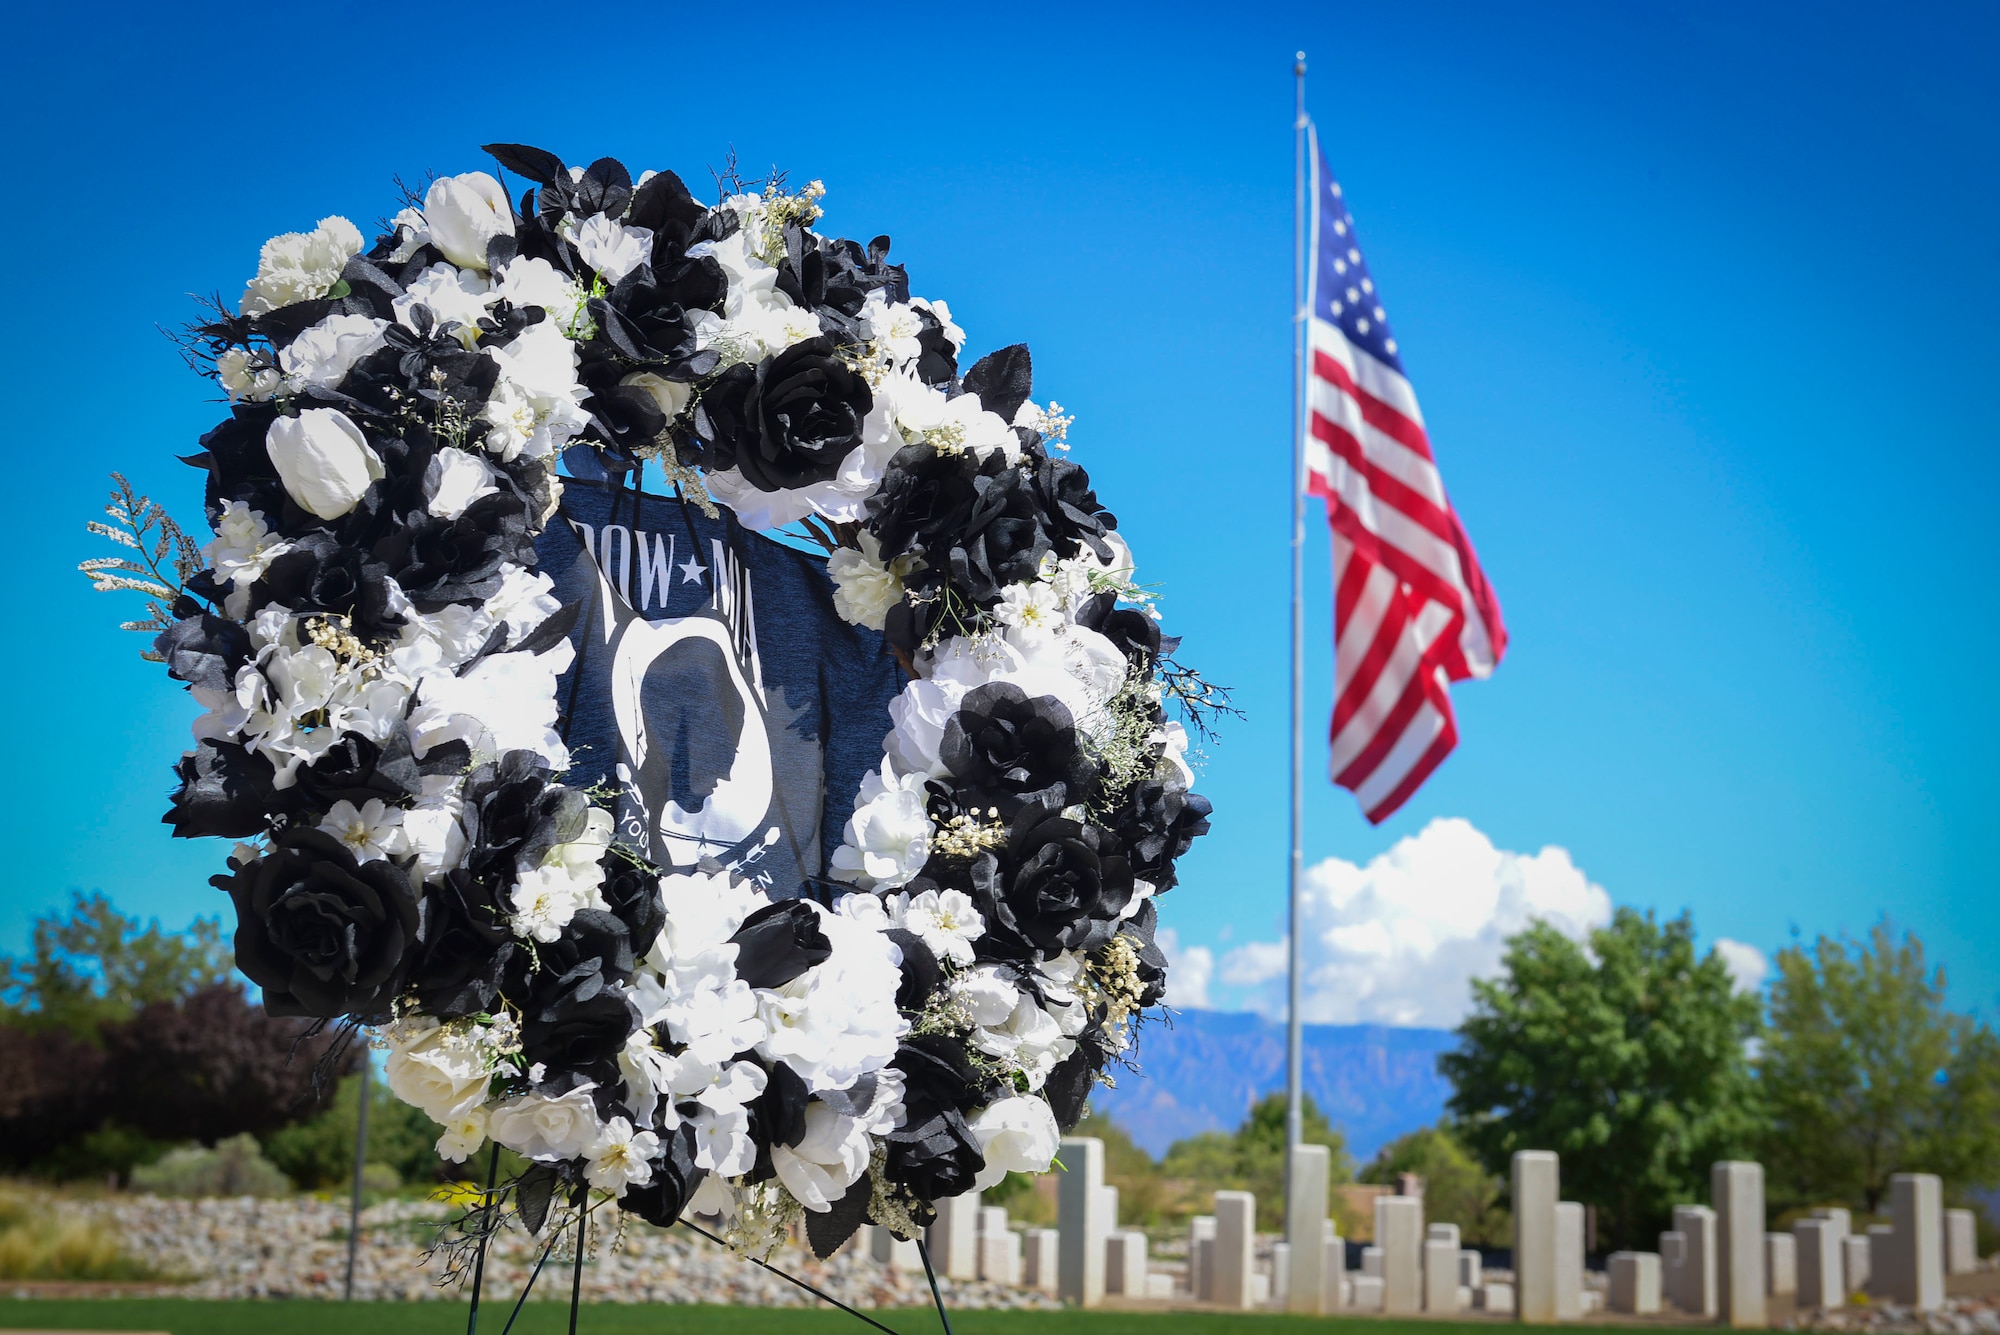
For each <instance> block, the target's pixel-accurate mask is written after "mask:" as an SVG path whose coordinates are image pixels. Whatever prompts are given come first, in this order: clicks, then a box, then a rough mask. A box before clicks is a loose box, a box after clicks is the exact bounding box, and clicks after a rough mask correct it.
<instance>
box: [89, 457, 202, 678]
mask: <svg viewBox="0 0 2000 1335" xmlns="http://www.w3.org/2000/svg"><path fill="white" fill-rule="evenodd" d="M111 480H112V481H113V482H115V483H117V486H115V487H114V488H112V491H111V503H110V504H108V505H106V506H105V507H104V513H105V516H106V517H107V518H108V519H110V521H111V522H110V523H108V524H107V523H105V522H104V520H102V519H93V520H91V521H89V522H88V523H86V524H85V525H84V527H85V528H86V529H88V530H89V531H90V532H92V533H95V534H96V535H97V536H98V537H100V538H108V539H110V540H111V541H112V542H115V543H117V544H118V545H119V546H121V547H126V548H130V549H131V550H132V551H135V552H137V553H138V554H139V556H138V559H137V560H134V559H132V558H131V557H126V556H93V557H91V558H90V559H89V560H88V561H83V562H79V563H78V565H77V567H76V568H77V569H78V570H79V571H81V572H83V574H84V575H85V576H86V577H87V578H88V579H89V580H90V586H91V587H92V588H94V589H96V590H97V591H98V592H99V593H127V592H129V593H143V594H145V595H146V611H147V613H148V615H147V616H146V618H145V619H144V620H142V621H121V622H119V623H118V629H120V630H136V631H141V632H144V633H148V634H154V635H157V634H158V633H159V632H161V631H163V630H165V629H167V628H168V627H169V626H171V625H173V624H174V620H175V617H174V613H173V605H174V603H176V602H177V601H179V600H180V599H181V598H183V597H185V596H186V594H187V582H188V581H189V580H191V579H193V578H194V577H195V575H197V574H198V573H200V571H201V568H202V565H203V561H202V556H201V548H199V547H197V546H196V545H195V542H194V539H193V538H190V537H189V536H188V535H187V534H186V532H184V531H183V530H182V528H181V526H180V525H179V524H176V523H175V522H174V519H173V516H172V515H169V514H168V513H167V512H166V509H165V508H164V507H163V506H160V505H158V504H156V503H155V502H154V501H152V500H151V499H150V498H148V497H145V496H141V495H140V494H139V493H137V492H136V491H134V490H132V484H131V483H130V482H129V481H127V480H126V478H125V475H124V474H123V473H113V474H112V475H111ZM139 656H140V657H141V658H143V659H145V660H146V661H147V662H149V663H158V662H162V661H164V660H162V659H161V657H160V656H159V655H158V654H157V653H155V652H153V650H152V649H150V648H147V649H141V650H140V651H139Z"/></svg>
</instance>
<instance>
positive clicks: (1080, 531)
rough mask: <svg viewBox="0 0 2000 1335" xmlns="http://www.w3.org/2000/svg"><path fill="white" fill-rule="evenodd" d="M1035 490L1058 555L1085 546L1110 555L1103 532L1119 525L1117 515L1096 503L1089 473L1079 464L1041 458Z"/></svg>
mask: <svg viewBox="0 0 2000 1335" xmlns="http://www.w3.org/2000/svg"><path fill="white" fill-rule="evenodd" d="M1034 490H1035V498H1036V500H1037V502H1038V503H1039V505H1040V508H1041V511H1042V514H1043V515H1044V516H1045V521H1044V522H1045V523H1046V524H1047V526H1048V531H1049V536H1050V538H1051V540H1053V541H1054V543H1055V547H1056V553H1057V555H1059V556H1062V557H1065V558H1067V557H1072V556H1075V555H1076V554H1077V551H1078V550H1079V549H1080V548H1082V547H1086V546H1087V547H1089V548H1090V549H1091V550H1092V551H1093V552H1095V553H1097V555H1098V556H1100V557H1102V558H1104V559H1105V560H1109V559H1110V558H1111V547H1110V544H1108V543H1106V542H1105V541H1104V535H1105V534H1106V533H1109V532H1110V531H1111V530H1113V529H1115V528H1117V527H1118V518H1117V516H1115V515H1113V514H1112V513H1111V512H1110V511H1108V510H1106V509H1105V508H1104V507H1103V506H1102V505H1099V504H1098V503H1097V493H1096V492H1095V491H1092V490H1091V487H1090V474H1088V473H1086V472H1084V471H1083V466H1082V465H1081V464H1078V463H1073V462H1071V461H1070V460H1068V459H1050V458H1046V457H1044V458H1042V459H1040V460H1039V462H1037V463H1036V464H1035V466H1034Z"/></svg>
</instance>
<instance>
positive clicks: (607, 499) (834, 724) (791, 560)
mask: <svg viewBox="0 0 2000 1335" xmlns="http://www.w3.org/2000/svg"><path fill="white" fill-rule="evenodd" d="M536 551H537V556H538V558H539V564H540V566H541V569H542V570H543V571H544V572H545V573H547V574H548V575H549V576H550V578H552V579H553V580H555V591H556V595H557V596H558V597H560V598H561V599H562V601H563V604H564V605H565V606H570V605H577V606H578V607H579V608H580V615H579V616H578V617H577V621H576V625H575V627H574V628H573V629H572V630H571V632H570V638H571V641H572V642H573V643H574V644H575V646H576V663H575V665H574V666H573V667H572V668H571V669H570V671H569V673H568V675H566V676H565V677H564V678H563V680H562V682H561V684H560V685H559V687H558V693H557V701H558V704H559V705H560V707H561V710H562V721H561V723H560V725H559V726H560V727H561V728H562V730H563V736H564V740H565V741H566V742H567V743H568V745H569V748H570V752H571V755H572V761H571V769H570V771H569V773H568V774H567V775H566V776H565V777H564V780H563V781H564V782H565V783H567V784H570V785H572V786H575V787H580V788H590V787H592V786H595V785H600V784H601V785H603V786H604V787H605V788H608V789H610V790H612V791H614V792H615V793H616V795H617V796H616V801H615V803H614V807H615V810H616V812H617V817H618V839H619V841H620V842H622V843H624V844H627V845H628V846H630V847H632V848H635V849H640V850H643V851H644V852H645V853H646V855H647V856H648V857H650V858H651V859H652V860H653V861H655V862H657V863H660V864H661V865H663V866H672V867H683V868H685V867H690V866H692V865H694V863H696V862H697V861H699V860H700V859H702V858H705V857H706V858H714V859H716V860H717V861H719V862H721V863H722V864H724V865H725V866H728V867H731V868H732V869H734V870H735V871H736V872H737V873H738V874H739V875H742V876H744V877H747V878H749V879H751V880H753V881H755V882H756V883H757V884H758V885H759V886H761V887H762V888H763V889H764V891H765V892H766V893H767V894H770V895H771V896H773V897H774V898H790V897H794V896H796V895H798V894H799V893H800V888H801V886H802V884H803V882H804V881H805V879H806V878H807V877H808V876H816V875H819V874H821V873H822V871H823V870H824V868H825V867H826V865H827V862H828V860H829V858H830V857H831V856H832V852H833V850H834V849H835V848H836V847H838V845H839V842H840V833H841V829H842V827H843V826H844V825H845V824H846V823H847V818H848V817H849V816H850V815H852V814H853V812H854V797H855V793H856V791H857V790H858V789H859V788H860V785H861V779H862V777H863V776H864V775H865V774H867V772H868V771H869V770H871V769H874V768H875V767H876V766H878V765H880V764H881V763H882V739H883V736H884V734H885V733H887V732H888V731H889V709H888V706H889V701H890V700H892V699H893V698H895V696H896V694H897V692H898V691H900V690H901V689H902V676H901V673H900V671H899V670H898V668H897V666H896V661H895V659H894V657H893V656H891V654H890V652H889V649H888V647H887V646H886V645H885V644H884V643H883V640H882V636H881V635H880V634H879V633H878V632H875V631H871V630H866V629H864V628H862V627H859V626H852V625H849V624H848V623H847V622H845V621H843V620H841V619H840V617H839V616H838V615H836V614H835V612H834V610H833V583H832V581H831V580H830V579H829V578H828V577H827V573H826V562H825V561H824V560H823V559H821V558H818V557H814V556H810V555H807V554H806V553H804V552H799V551H794V550H793V549H791V548H789V547H786V546H783V545H782V544H780V543H777V542H773V541H772V540H771V539H769V538H765V537H762V536H760V535H758V534H755V533H751V532H748V531H747V530H745V529H744V528H743V526H742V525H741V524H739V523H737V521H736V517H735V516H734V515H733V514H731V513H730V512H729V511H728V510H727V509H724V510H723V511H722V514H721V515H720V516H719V517H718V518H715V519H710V518H708V517H707V516H706V515H704V514H702V512H701V511H700V510H699V509H697V508H696V507H694V506H692V505H687V504H684V503H683V502H681V501H679V500H676V499H673V498H669V497H662V496H649V495H646V494H644V493H642V492H638V491H634V490H632V489H630V488H620V487H613V486H609V485H607V484H605V483H602V482H592V481H586V480H582V479H576V478H565V479H564V483H563V501H562V508H561V511H560V513H559V515H558V516H557V517H556V518H554V519H551V520H550V521H549V524H548V526H547V528H546V529H545V530H544V532H543V534H542V536H541V538H540V539H539V541H538V542H537V544H536Z"/></svg>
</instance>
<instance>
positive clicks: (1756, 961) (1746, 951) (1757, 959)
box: [1715, 936, 1771, 992]
mask: <svg viewBox="0 0 2000 1335" xmlns="http://www.w3.org/2000/svg"><path fill="white" fill-rule="evenodd" d="M1715 953H1716V954H1718V955H1720V956H1722V962H1723V963H1724V964H1726V965H1728V966H1729V976H1730V977H1731V978H1734V979H1735V980H1736V990H1737V991H1738V992H1755V991H1756V990H1757V989H1758V988H1760V987H1762V986H1763V985H1764V976H1765V975H1766V974H1768V973H1770V972H1771V961H1769V960H1768V959H1765V958H1764V952H1763V951H1761V950H1759V949H1757V947H1755V946H1751V945H1745V944H1744V943H1743V942H1741V941H1732V940H1730V939H1729V938H1728V937H1726V936H1721V937H1717V938H1716V940H1715Z"/></svg>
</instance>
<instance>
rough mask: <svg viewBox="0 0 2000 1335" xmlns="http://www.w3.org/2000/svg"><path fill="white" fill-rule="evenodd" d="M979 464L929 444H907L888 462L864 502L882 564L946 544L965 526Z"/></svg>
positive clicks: (962, 455)
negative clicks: (892, 557) (865, 502)
mask: <svg viewBox="0 0 2000 1335" xmlns="http://www.w3.org/2000/svg"><path fill="white" fill-rule="evenodd" d="M978 471H979V464H978V462H977V461H976V460H974V459H973V458H972V456H971V455H968V454H963V453H951V454H947V453H945V452H944V451H941V450H938V449H936V448H935V447H933V446H930V445H906V446H904V447H903V448H902V449H900V450H898V451H896V454H895V457H893V458H891V459H890V460H889V468H888V471H887V472H885V473H884V474H883V476H882V485H881V486H879V487H878V488H876V490H875V494H874V495H872V496H870V497H869V498H868V528H869V531H870V532H872V533H873V534H874V535H875V538H876V540H877V541H878V542H879V543H881V546H882V555H883V557H884V558H885V559H886V558H888V557H891V556H901V555H903V554H904V553H906V552H913V551H917V552H921V551H928V550H931V549H933V548H936V547H940V546H946V545H949V539H950V536H951V535H952V534H954V533H956V532H958V531H959V530H960V529H962V528H964V527H965V521H966V520H967V519H968V518H969V517H970V516H971V514H972V505H973V502H974V501H975V500H976V499H977V498H978V493H977V492H976V491H975V490H974V489H973V479H974V477H975V476H977V474H978Z"/></svg>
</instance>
